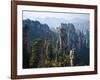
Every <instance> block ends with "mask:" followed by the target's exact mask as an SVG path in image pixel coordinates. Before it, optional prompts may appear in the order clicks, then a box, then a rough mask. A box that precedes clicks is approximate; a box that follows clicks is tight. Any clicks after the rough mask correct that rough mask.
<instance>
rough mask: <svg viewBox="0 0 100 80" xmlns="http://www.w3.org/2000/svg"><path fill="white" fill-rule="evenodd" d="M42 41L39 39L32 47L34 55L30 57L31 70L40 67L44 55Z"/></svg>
mask: <svg viewBox="0 0 100 80" xmlns="http://www.w3.org/2000/svg"><path fill="white" fill-rule="evenodd" d="M42 48H43V45H42V39H40V38H37V39H36V40H35V42H34V43H33V45H32V54H31V56H30V62H29V66H30V67H31V68H36V67H39V63H40V61H41V60H40V59H41V55H42V54H43V49H42Z"/></svg>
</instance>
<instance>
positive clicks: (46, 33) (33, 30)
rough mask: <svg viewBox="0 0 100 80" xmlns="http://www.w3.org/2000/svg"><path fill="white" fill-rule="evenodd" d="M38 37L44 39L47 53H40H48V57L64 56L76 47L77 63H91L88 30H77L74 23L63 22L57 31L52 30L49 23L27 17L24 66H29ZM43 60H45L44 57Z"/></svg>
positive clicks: (24, 39) (24, 26)
mask: <svg viewBox="0 0 100 80" xmlns="http://www.w3.org/2000/svg"><path fill="white" fill-rule="evenodd" d="M37 38H40V39H42V44H43V45H45V48H42V49H45V50H43V51H45V53H46V54H44V53H40V54H39V55H40V56H43V57H44V55H46V56H47V57H48V59H52V57H53V59H54V58H55V56H56V55H57V56H56V57H57V58H59V59H60V57H61V56H62V57H63V56H64V55H65V54H69V52H70V50H72V49H75V57H76V61H75V62H76V64H77V65H88V64H89V31H88V30H87V31H86V33H84V32H82V31H80V30H76V28H75V25H74V24H73V23H68V24H66V23H61V25H60V27H58V28H57V30H56V31H52V30H51V29H50V28H49V25H47V24H41V23H40V22H39V21H32V20H29V19H27V20H23V57H24V58H23V65H24V66H23V68H28V67H29V65H28V64H29V58H30V56H31V54H32V45H33V43H34V42H35V40H36V39H37ZM42 47H43V46H42ZM58 56H60V57H58ZM64 57H67V56H64ZM41 59H42V58H41ZM41 61H42V62H45V60H43V59H42V60H41ZM53 65H54V64H53ZM63 65H64V64H63Z"/></svg>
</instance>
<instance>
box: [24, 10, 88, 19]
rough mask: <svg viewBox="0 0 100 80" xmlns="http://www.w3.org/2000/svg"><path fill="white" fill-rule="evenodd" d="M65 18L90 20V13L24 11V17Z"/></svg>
mask: <svg viewBox="0 0 100 80" xmlns="http://www.w3.org/2000/svg"><path fill="white" fill-rule="evenodd" d="M48 17H49V18H63V19H65V20H72V19H75V18H77V19H78V18H81V19H83V20H89V14H86V13H83V14H82V13H81V14H80V13H58V12H57V13H53V12H36V11H23V19H31V20H37V19H38V18H48Z"/></svg>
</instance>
